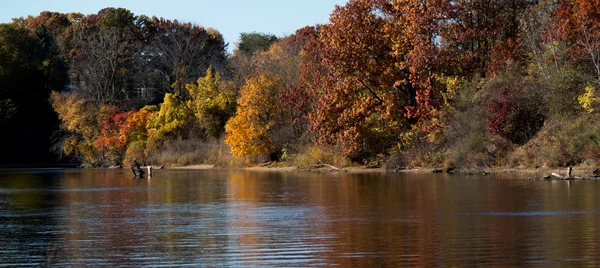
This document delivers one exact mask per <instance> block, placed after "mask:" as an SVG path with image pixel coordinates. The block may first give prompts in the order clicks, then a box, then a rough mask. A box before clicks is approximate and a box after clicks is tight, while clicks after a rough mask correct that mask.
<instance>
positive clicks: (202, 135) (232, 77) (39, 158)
mask: <svg viewBox="0 0 600 268" xmlns="http://www.w3.org/2000/svg"><path fill="white" fill-rule="evenodd" d="M230 45H231V44H226V43H225V42H224V39H223V37H222V35H221V34H220V33H219V32H218V30H216V29H212V28H204V27H202V26H198V25H194V24H192V23H187V22H180V21H177V20H170V19H165V18H157V17H148V16H144V15H135V14H134V13H132V11H130V10H127V9H123V8H105V9H102V10H100V11H99V12H98V13H97V14H89V15H83V14H81V13H68V14H63V13H57V12H49V11H46V12H42V13H40V14H39V15H37V16H28V17H20V18H16V19H13V21H12V22H11V23H5V24H0V129H1V130H2V131H0V141H2V143H3V144H4V145H3V148H4V150H2V153H0V163H2V164H22V163H28V164H31V163H54V162H57V161H62V162H70V163H81V164H84V165H85V166H90V167H107V166H115V165H129V164H130V163H131V162H133V161H134V160H137V161H138V162H141V163H148V164H154V165H167V166H183V165H192V164H214V165H216V166H218V167H224V168H227V167H243V166H248V165H254V164H260V163H267V162H271V163H274V164H272V165H293V166H297V167H310V166H313V165H316V164H324V163H326V164H331V165H335V166H348V165H363V166H367V167H386V168H389V169H402V168H412V167H432V168H448V169H463V170H477V169H482V168H492V167H506V168H538V167H563V166H570V165H590V166H595V165H597V164H598V161H599V160H600V124H597V122H598V120H599V119H600V98H599V97H598V96H597V95H598V94H599V93H597V91H596V88H597V87H600V0H560V1H557V0H502V1H488V0H454V1H450V0H419V1H415V0H350V1H348V3H347V4H346V5H344V6H337V7H336V8H335V9H334V10H333V11H332V13H331V15H330V20H329V23H327V24H322V25H314V26H306V27H304V28H301V29H298V30H297V31H296V32H295V33H294V34H292V35H290V36H284V37H278V36H275V35H272V34H267V33H257V32H252V33H242V34H241V35H240V39H239V41H238V42H237V43H236V44H235V49H234V50H233V53H229V52H228V51H227V47H228V46H230Z"/></svg>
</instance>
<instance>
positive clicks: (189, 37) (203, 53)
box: [137, 16, 227, 99]
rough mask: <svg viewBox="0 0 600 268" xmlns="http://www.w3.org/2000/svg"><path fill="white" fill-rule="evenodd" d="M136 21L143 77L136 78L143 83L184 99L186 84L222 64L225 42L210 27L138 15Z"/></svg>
mask: <svg viewBox="0 0 600 268" xmlns="http://www.w3.org/2000/svg"><path fill="white" fill-rule="evenodd" d="M137 24H138V25H140V29H141V31H142V39H143V42H144V48H143V49H142V50H141V51H140V55H139V56H140V64H141V65H144V68H142V69H141V72H142V74H143V76H142V79H140V80H139V81H138V83H141V84H142V85H143V86H148V87H153V88H156V89H157V90H158V91H159V92H160V93H161V94H164V93H165V92H171V93H174V94H177V95H178V96H180V97H182V98H184V99H187V96H186V94H187V93H186V90H185V85H186V84H190V83H193V82H194V81H195V80H196V79H198V78H199V77H204V76H205V75H206V73H205V72H206V70H207V69H208V68H209V67H211V66H212V67H213V68H215V69H216V70H221V69H223V68H224V67H225V59H226V56H225V48H226V46H227V45H226V44H225V42H224V39H223V36H222V35H221V34H220V33H219V32H218V31H216V30H214V29H205V28H203V27H200V26H197V25H194V24H191V23H181V22H178V21H177V20H175V21H171V20H167V19H164V18H157V17H152V18H148V17H145V16H141V17H140V18H139V19H138V21H137ZM148 81H150V84H149V85H148V84H147V83H148ZM144 83H145V84H144Z"/></svg>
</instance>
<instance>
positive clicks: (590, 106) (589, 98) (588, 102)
mask: <svg viewBox="0 0 600 268" xmlns="http://www.w3.org/2000/svg"><path fill="white" fill-rule="evenodd" d="M595 92H596V90H595V89H594V87H592V86H590V85H588V86H586V87H585V93H584V94H582V95H579V97H577V100H578V101H579V105H581V107H582V108H583V109H584V110H585V111H586V112H588V113H592V112H594V107H595V106H596V103H597V102H598V97H596V94H595Z"/></svg>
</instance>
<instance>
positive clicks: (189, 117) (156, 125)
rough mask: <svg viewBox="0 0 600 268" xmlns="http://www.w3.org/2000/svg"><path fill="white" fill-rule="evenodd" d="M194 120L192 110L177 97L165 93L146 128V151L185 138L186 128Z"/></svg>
mask: <svg viewBox="0 0 600 268" xmlns="http://www.w3.org/2000/svg"><path fill="white" fill-rule="evenodd" d="M193 119H194V114H193V112H192V110H191V109H190V108H189V107H188V106H187V105H186V103H185V102H184V101H183V100H181V98H179V97H178V96H177V95H173V94H171V93H167V94H166V95H165V99H164V101H163V103H162V104H161V105H160V110H158V112H156V113H154V114H152V116H151V117H150V122H149V126H148V131H149V137H148V145H147V146H148V150H150V151H152V150H157V149H160V148H161V147H163V146H165V145H167V144H168V143H169V141H170V140H181V139H183V138H185V137H186V134H188V133H186V130H187V129H186V127H187V126H189V124H190V122H192V121H193Z"/></svg>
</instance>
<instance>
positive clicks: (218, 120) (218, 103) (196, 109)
mask: <svg viewBox="0 0 600 268" xmlns="http://www.w3.org/2000/svg"><path fill="white" fill-rule="evenodd" d="M186 89H187V91H188V95H189V96H190V100H189V101H188V105H189V106H190V108H191V110H192V111H193V113H194V115H195V117H196V118H197V120H198V124H199V125H200V127H201V128H202V129H203V130H204V131H205V132H206V134H207V136H209V137H212V138H219V137H221V136H222V135H223V132H224V130H225V123H226V122H227V120H229V118H230V117H231V116H232V115H233V114H234V113H235V105H236V102H235V91H234V90H233V88H232V86H231V83H229V82H225V81H222V80H221V75H220V74H219V73H218V72H217V73H216V74H213V72H212V70H211V69H210V68H209V69H208V70H207V71H206V76H205V77H202V78H198V81H197V82H196V84H188V85H186Z"/></svg>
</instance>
